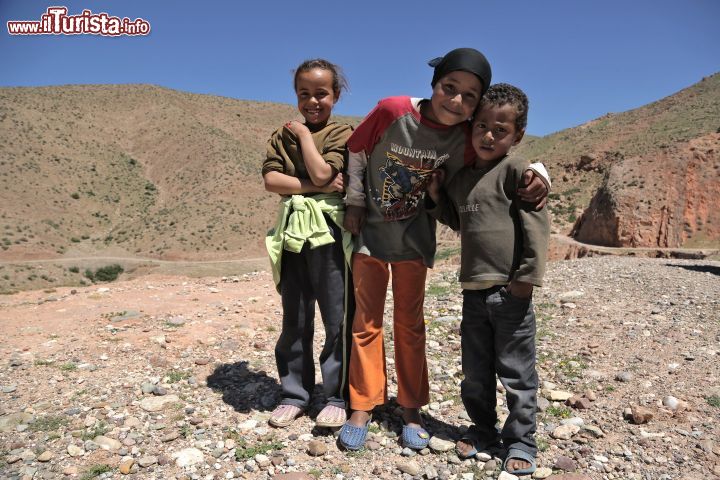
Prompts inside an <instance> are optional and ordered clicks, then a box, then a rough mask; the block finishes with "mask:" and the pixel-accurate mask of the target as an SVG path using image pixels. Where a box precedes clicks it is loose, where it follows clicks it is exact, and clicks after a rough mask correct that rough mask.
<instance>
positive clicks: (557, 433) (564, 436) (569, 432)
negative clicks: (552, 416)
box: [551, 425, 580, 440]
mask: <svg viewBox="0 0 720 480" xmlns="http://www.w3.org/2000/svg"><path fill="white" fill-rule="evenodd" d="M579 431H580V427H578V426H577V425H560V426H559V427H557V428H555V429H554V430H553V431H552V434H551V435H552V437H553V438H556V439H558V440H570V439H571V438H572V437H573V435H575V434H576V433H578V432H579Z"/></svg>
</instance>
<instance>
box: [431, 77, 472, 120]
mask: <svg viewBox="0 0 720 480" xmlns="http://www.w3.org/2000/svg"><path fill="white" fill-rule="evenodd" d="M481 96H482V82H481V81H480V79H479V78H478V77H477V75H475V74H473V73H469V72H465V71H462V70H456V71H454V72H450V73H448V74H447V75H445V76H444V77H442V78H440V79H439V80H438V81H437V83H436V84H435V86H434V87H433V94H432V97H431V98H430V108H429V110H428V112H427V114H428V117H429V118H430V120H432V121H434V122H436V123H439V124H442V125H448V126H450V125H457V124H459V123H462V122H464V121H466V120H467V119H469V118H470V117H471V116H472V113H473V112H474V111H475V107H477V105H478V102H480V97H481Z"/></svg>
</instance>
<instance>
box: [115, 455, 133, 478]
mask: <svg viewBox="0 0 720 480" xmlns="http://www.w3.org/2000/svg"><path fill="white" fill-rule="evenodd" d="M133 465H135V460H133V459H132V458H126V459H123V460H122V461H120V466H119V467H118V470H120V473H121V474H123V475H129V474H130V472H131V471H132V467H133Z"/></svg>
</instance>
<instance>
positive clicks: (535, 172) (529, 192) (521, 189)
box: [517, 162, 551, 210]
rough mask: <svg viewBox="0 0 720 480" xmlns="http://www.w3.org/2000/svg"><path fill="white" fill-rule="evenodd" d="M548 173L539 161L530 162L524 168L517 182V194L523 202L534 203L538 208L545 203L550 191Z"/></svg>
mask: <svg viewBox="0 0 720 480" xmlns="http://www.w3.org/2000/svg"><path fill="white" fill-rule="evenodd" d="M550 185H551V182H550V174H549V173H548V171H547V169H546V168H545V165H543V164H542V163H540V162H536V163H531V164H530V165H528V166H527V168H525V171H524V172H523V174H522V177H521V180H520V182H519V183H518V187H517V194H518V196H519V197H520V198H521V199H522V200H523V201H525V202H528V203H532V204H534V205H535V209H536V210H540V209H542V208H543V207H545V204H547V197H548V194H549V193H550Z"/></svg>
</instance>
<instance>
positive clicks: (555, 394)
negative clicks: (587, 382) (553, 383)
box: [545, 390, 573, 402]
mask: <svg viewBox="0 0 720 480" xmlns="http://www.w3.org/2000/svg"><path fill="white" fill-rule="evenodd" d="M572 396H573V394H572V393H570V392H564V391H562V390H550V391H548V392H547V395H546V396H545V398H547V399H548V400H550V401H552V402H564V401H566V400H568V399H570V398H572Z"/></svg>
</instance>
